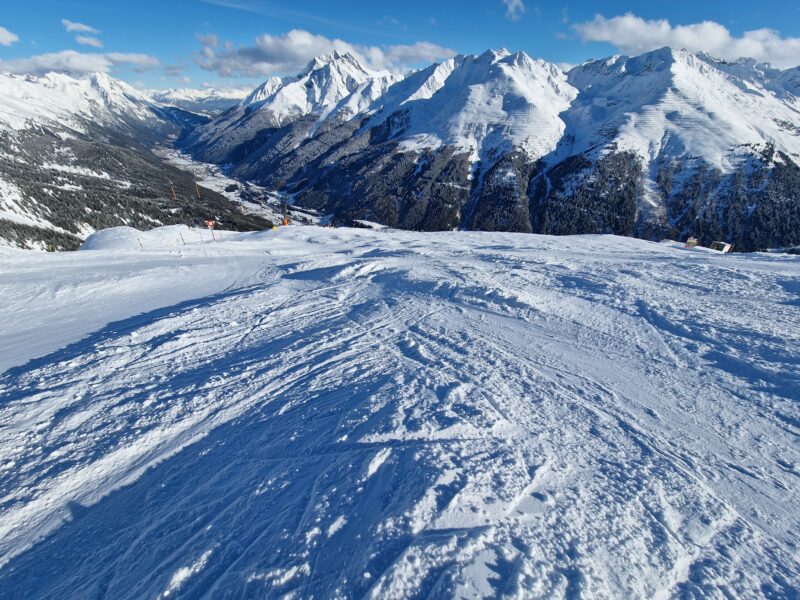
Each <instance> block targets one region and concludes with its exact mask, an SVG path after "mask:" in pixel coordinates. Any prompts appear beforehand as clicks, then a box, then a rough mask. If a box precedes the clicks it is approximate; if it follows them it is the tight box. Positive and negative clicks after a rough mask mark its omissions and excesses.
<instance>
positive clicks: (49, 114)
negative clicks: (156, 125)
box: [0, 72, 154, 132]
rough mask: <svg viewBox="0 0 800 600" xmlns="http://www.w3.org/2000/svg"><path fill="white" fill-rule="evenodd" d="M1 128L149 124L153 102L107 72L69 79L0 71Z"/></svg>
mask: <svg viewBox="0 0 800 600" xmlns="http://www.w3.org/2000/svg"><path fill="white" fill-rule="evenodd" d="M0 90H2V93H0V129H6V130H19V129H25V128H27V127H29V126H31V125H33V124H39V125H41V124H51V125H60V126H64V127H68V128H70V129H73V130H76V131H81V132H82V131H85V126H86V123H87V122H88V121H90V120H91V121H99V122H101V123H112V122H114V123H117V122H119V120H120V119H135V120H139V121H147V120H149V119H153V118H154V115H153V113H152V111H151V109H150V106H151V102H150V100H149V99H148V98H147V97H146V96H144V95H143V94H142V93H140V92H138V91H137V90H135V89H134V88H133V87H131V86H129V85H128V84H126V83H124V82H122V81H120V80H118V79H114V78H112V77H110V76H108V75H106V74H105V73H93V74H91V75H87V76H85V77H79V78H78V77H71V76H69V75H64V74H61V73H48V74H46V75H43V76H34V75H12V74H10V73H2V72H0Z"/></svg>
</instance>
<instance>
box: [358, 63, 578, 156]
mask: <svg viewBox="0 0 800 600" xmlns="http://www.w3.org/2000/svg"><path fill="white" fill-rule="evenodd" d="M576 95H577V90H575V89H574V88H573V87H572V86H571V85H569V84H568V83H567V80H566V75H564V73H563V72H562V71H561V70H560V69H558V67H556V66H555V65H553V64H550V63H548V62H546V61H544V60H534V59H532V58H531V57H529V56H528V55H527V54H525V53H524V52H517V53H515V54H511V53H510V52H508V51H507V50H499V51H487V52H485V53H484V54H481V55H480V56H456V57H455V58H452V59H449V60H447V61H445V62H443V63H442V64H440V65H432V66H431V67H429V68H428V69H425V70H423V71H419V72H417V73H414V74H412V75H409V76H408V77H407V78H406V79H405V80H403V81H401V82H400V83H398V84H396V85H394V86H393V87H391V88H389V90H387V92H386V94H385V95H384V96H383V97H381V98H379V99H377V100H376V101H375V103H374V105H373V110H374V111H375V114H374V116H373V117H372V121H371V123H372V125H377V124H378V123H379V122H381V121H382V120H385V119H386V118H387V117H388V116H389V115H391V114H392V113H394V112H397V111H408V123H407V124H404V125H403V126H402V127H401V128H399V130H398V131H395V132H393V138H394V139H397V140H398V141H399V142H400V151H402V152H408V151H412V150H417V151H419V150H421V149H423V148H433V149H435V148H438V147H439V146H441V145H447V146H453V147H455V148H456V149H457V150H459V151H462V152H469V153H470V155H471V156H472V160H473V161H476V160H478V159H479V158H487V157H490V156H492V155H493V153H496V152H499V151H508V150H510V149H512V148H517V149H520V150H522V151H524V152H526V153H527V154H528V155H529V156H530V157H531V158H533V159H536V158H540V157H542V156H544V155H545V154H547V153H548V152H551V151H552V150H554V149H555V147H556V145H557V144H558V141H559V139H560V138H561V136H562V135H563V133H564V122H563V121H562V120H561V119H560V118H559V113H561V112H562V111H564V110H566V109H567V108H568V107H569V105H570V102H571V101H572V99H573V98H574V97H575V96H576Z"/></svg>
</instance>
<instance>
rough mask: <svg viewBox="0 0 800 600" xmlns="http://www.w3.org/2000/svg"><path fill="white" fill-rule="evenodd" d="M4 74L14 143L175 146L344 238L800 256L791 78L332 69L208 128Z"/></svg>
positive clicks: (274, 88)
mask: <svg viewBox="0 0 800 600" xmlns="http://www.w3.org/2000/svg"><path fill="white" fill-rule="evenodd" d="M3 77H4V79H3V81H4V84H3V87H2V89H3V90H6V91H7V92H8V93H6V94H3V93H2V91H0V111H2V112H0V127H2V128H4V130H6V131H7V132H9V135H10V136H11V137H17V138H19V136H15V134H14V132H16V131H20V130H21V128H28V129H27V130H30V127H31V126H35V127H39V128H41V127H45V128H49V129H48V131H54V132H55V133H56V137H60V138H62V139H64V138H65V137H76V136H77V137H78V138H79V139H83V140H84V141H94V140H98V139H100V140H103V141H104V142H110V143H114V144H117V145H119V144H120V143H121V140H124V142H123V143H122V145H123V146H130V145H137V144H138V145H140V146H144V147H147V146H148V144H149V145H152V144H153V143H156V142H157V141H161V142H164V141H166V140H167V139H168V138H169V139H170V140H175V139H177V144H178V146H179V147H180V148H181V149H183V150H186V151H187V152H189V153H191V154H192V155H194V157H196V158H198V159H200V160H202V161H204V162H209V163H216V164H218V165H224V166H225V170H226V173H227V175H230V176H232V177H237V178H239V179H243V180H250V181H253V182H255V183H257V184H260V185H262V186H264V187H266V188H268V189H271V190H275V191H279V192H282V193H286V194H288V195H289V197H291V198H292V199H293V201H294V202H296V203H298V204H303V205H306V206H308V207H310V208H314V209H317V210H319V211H322V212H324V213H328V214H333V215H334V216H335V219H337V220H338V221H345V222H346V221H348V220H353V219H356V220H368V221H376V222H380V223H383V224H387V225H392V226H397V227H403V228H409V229H426V230H442V229H444V230H447V229H453V228H469V229H481V230H506V231H520V232H543V233H555V234H566V233H616V234H622V235H635V236H640V237H646V238H653V239H661V238H664V237H687V236H689V235H693V236H696V237H699V238H700V239H701V241H702V242H704V243H707V242H710V241H713V240H715V239H724V240H727V241H730V242H733V243H734V244H735V245H736V246H737V247H738V248H740V249H744V250H748V249H757V248H765V247H773V246H794V245H798V244H800V167H798V165H800V100H799V99H798V98H800V67H798V68H795V69H787V70H778V69H774V68H771V67H770V66H769V65H764V64H759V63H757V62H756V61H752V60H749V59H741V60H739V61H735V62H726V61H722V60H719V59H716V58H713V57H711V56H709V55H705V54H699V55H696V54H692V53H690V52H687V51H683V50H675V49H670V48H663V49H661V50H656V51H653V52H649V53H646V54H643V55H641V56H634V57H625V56H615V57H612V58H608V59H604V60H596V61H590V62H587V63H585V64H582V65H580V66H578V67H575V68H574V69H572V70H571V71H570V72H569V73H568V74H565V73H563V72H562V71H561V70H560V69H558V68H557V67H556V66H555V65H552V64H549V63H547V62H545V61H542V60H534V59H532V58H531V57H529V56H527V55H526V54H525V53H523V52H518V53H510V52H508V51H506V50H500V51H487V52H485V53H483V54H481V55H479V56H458V57H455V58H452V59H449V60H446V61H444V62H442V63H441V64H435V65H431V66H430V67H428V68H426V69H422V70H420V71H416V72H413V73H410V74H408V75H407V76H405V77H404V78H399V77H398V76H396V75H394V74H392V73H389V72H385V71H375V70H373V69H371V68H369V67H367V66H365V65H364V64H362V63H360V62H359V60H358V59H357V58H356V57H355V56H353V55H351V54H348V53H338V52H334V53H331V54H328V55H325V56H322V57H319V58H316V59H314V60H312V61H311V62H310V63H309V64H308V65H307V67H306V68H305V69H304V70H303V71H302V72H301V73H299V74H298V75H296V76H291V77H282V78H277V77H275V78H271V79H269V80H267V81H265V82H264V83H263V84H262V85H260V86H259V87H258V88H256V89H255V90H253V91H251V92H250V93H249V94H248V95H247V96H246V97H244V98H243V99H241V101H239V102H238V103H236V104H235V105H234V106H232V107H230V108H228V109H227V110H225V111H224V112H223V113H222V114H220V115H217V116H216V117H214V118H211V117H209V116H208V115H200V114H197V110H195V112H187V111H186V110H183V109H182V108H180V106H181V105H183V106H189V104H185V103H191V102H196V103H198V105H199V104H202V103H203V102H206V101H208V102H212V99H214V100H213V101H216V99H218V97H219V96H220V94H216V93H215V92H202V93H201V92H197V94H192V93H189V92H186V91H174V92H169V93H166V94H164V95H163V96H156V95H154V94H149V95H148V94H143V93H141V92H138V91H137V90H135V89H133V88H131V87H130V86H127V85H125V84H123V83H121V82H118V81H115V80H113V79H112V78H110V77H108V76H105V75H96V76H92V77H89V78H85V79H80V80H76V79H72V78H69V77H66V76H63V75H48V76H46V77H43V78H31V77H19V76H5V75H4V76H3ZM215 94H216V95H215ZM3 115H5V116H3ZM39 135H41V132H40V134H39ZM25 137H27V138H28V139H32V137H31V135H27V134H26V136H25ZM5 139H6V143H5V146H6V147H7V148H14V147H16V146H15V145H14V144H13V143H11V142H8V139H9V136H8V135H7V136H6V138H5ZM48 143H50V145H51V148H50V151H49V153H50V154H52V153H53V152H55V150H56V146H57V145H58V143H57V142H56V141H52V140H51V141H50V142H48ZM17 146H18V144H17ZM6 154H8V152H6ZM18 160H23V159H19V158H18ZM25 160H26V161H27V163H28V164H34V165H35V161H31V160H28V159H25ZM47 161H48V162H52V160H50V159H47ZM39 162H44V159H43V158H40V160H39ZM123 162H124V161H123ZM76 164H77V166H78V167H81V168H91V165H89V164H84V161H83V159H82V158H80V157H79V158H78V159H77V160H76ZM9 168H10V167H9ZM118 179H120V180H122V179H124V178H123V177H122V175H120V176H119V177H118ZM12 183H13V181H12ZM66 185H80V184H79V183H75V182H67V183H66ZM17 187H19V186H17ZM64 193H67V190H61V191H58V192H57V194H58V195H59V196H61V195H63V194H64ZM6 204H8V201H7V202H6ZM18 205H19V204H18V203H17V206H18Z"/></svg>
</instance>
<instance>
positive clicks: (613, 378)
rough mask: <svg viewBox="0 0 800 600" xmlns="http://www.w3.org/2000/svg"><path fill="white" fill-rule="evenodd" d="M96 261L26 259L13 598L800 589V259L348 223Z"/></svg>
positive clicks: (4, 280)
mask: <svg viewBox="0 0 800 600" xmlns="http://www.w3.org/2000/svg"><path fill="white" fill-rule="evenodd" d="M199 235H204V236H205V238H204V239H203V242H204V243H200V239H199V237H197V236H199ZM192 236H195V237H194V238H193V237H192ZM86 246H87V248H91V249H87V250H85V251H80V252H74V253H56V254H47V253H37V252H23V251H13V250H3V251H2V252H1V253H0V275H2V277H0V297H2V299H3V301H2V303H0V338H1V339H2V340H3V343H2V344H0V369H1V370H2V371H3V372H2V374H0V397H1V398H2V401H0V591H1V592H0V596H3V597H7V598H25V597H36V598H59V599H61V598H95V597H108V598H117V599H119V598H173V597H279V596H280V597H284V596H285V597H290V598H292V597H294V598H310V597H314V598H360V597H368V598H424V597H430V598H439V597H454V598H472V597H476V596H483V597H525V598H550V597H569V598H577V597H587V598H611V597H614V598H620V597H628V598H669V597H693V596H708V597H748V596H749V597H753V596H764V597H772V598H792V597H796V596H797V594H798V591H799V590H800V559H799V558H798V556H799V554H798V543H800V512H799V511H798V506H800V447H799V446H798V435H800V404H798V401H799V400H800V368H799V366H800V258H798V257H792V256H788V255H778V254H749V255H722V254H718V253H713V252H711V251H706V250H702V249H694V250H687V249H684V248H681V247H679V246H678V245H677V244H673V243H661V244H657V243H652V242H646V241H642V240H636V239H628V238H619V237H613V236H577V237H560V238H556V237H547V236H536V235H516V234H502V233H469V232H452V233H438V234H430V233H413V232H400V231H393V230H379V231H374V230H356V229H352V230H350V229H326V228H320V227H286V228H279V229H278V230H277V232H276V231H269V232H262V233H249V234H234V233H228V232H224V233H223V241H217V242H212V241H211V240H210V238H209V232H204V233H203V234H199V233H198V231H197V230H189V229H187V228H182V227H177V228H176V227H172V228H162V229H158V230H154V231H152V232H147V233H140V232H136V231H135V230H130V229H124V228H123V229H114V230H107V231H103V232H99V233H97V234H94V235H93V236H92V237H90V238H89V241H88V242H87V245H86Z"/></svg>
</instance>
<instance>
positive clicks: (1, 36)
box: [0, 27, 19, 46]
mask: <svg viewBox="0 0 800 600" xmlns="http://www.w3.org/2000/svg"><path fill="white" fill-rule="evenodd" d="M18 41H19V36H18V35H17V34H16V33H12V32H10V31H9V30H8V29H6V28H5V27H0V46H10V45H11V44H13V43H15V42H18Z"/></svg>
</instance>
